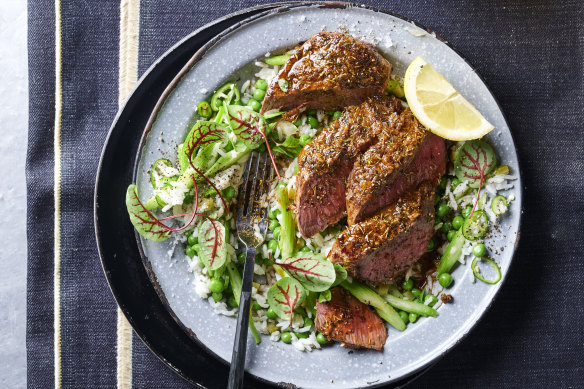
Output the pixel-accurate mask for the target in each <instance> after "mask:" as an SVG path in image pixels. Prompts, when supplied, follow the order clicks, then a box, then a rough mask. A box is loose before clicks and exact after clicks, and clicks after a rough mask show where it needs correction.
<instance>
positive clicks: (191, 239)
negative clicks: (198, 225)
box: [187, 235, 199, 246]
mask: <svg viewBox="0 0 584 389" xmlns="http://www.w3.org/2000/svg"><path fill="white" fill-rule="evenodd" d="M187 243H188V244H189V246H192V245H195V244H197V243H199V237H198V236H195V235H191V236H189V237H188V238H187Z"/></svg>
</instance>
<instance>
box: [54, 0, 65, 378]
mask: <svg viewBox="0 0 584 389" xmlns="http://www.w3.org/2000/svg"><path fill="white" fill-rule="evenodd" d="M61 71H62V44H61V0H55V133H54V141H53V143H54V159H55V166H54V185H55V186H54V198H55V216H54V223H55V225H54V230H55V233H54V239H55V241H54V258H53V260H54V265H53V266H54V270H53V272H54V275H53V293H54V302H53V303H54V312H53V320H54V322H53V327H54V334H53V337H54V360H55V361H54V362H55V389H60V388H61V123H62V115H63V84H62V78H61Z"/></svg>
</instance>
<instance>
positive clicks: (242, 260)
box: [237, 253, 245, 265]
mask: <svg viewBox="0 0 584 389" xmlns="http://www.w3.org/2000/svg"><path fill="white" fill-rule="evenodd" d="M237 263H239V264H240V265H243V264H245V253H239V254H238V255H237Z"/></svg>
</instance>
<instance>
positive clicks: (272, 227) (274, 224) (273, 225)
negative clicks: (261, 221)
mask: <svg viewBox="0 0 584 389" xmlns="http://www.w3.org/2000/svg"><path fill="white" fill-rule="evenodd" d="M276 227H280V222H279V221H278V220H277V219H273V220H272V221H271V222H270V224H269V225H268V228H269V229H270V231H274V230H275V229H276Z"/></svg>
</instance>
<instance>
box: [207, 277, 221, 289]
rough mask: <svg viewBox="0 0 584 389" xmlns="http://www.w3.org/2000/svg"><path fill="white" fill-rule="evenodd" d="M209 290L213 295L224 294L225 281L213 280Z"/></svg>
mask: <svg viewBox="0 0 584 389" xmlns="http://www.w3.org/2000/svg"><path fill="white" fill-rule="evenodd" d="M209 290H210V291H211V292H213V293H220V292H223V281H221V280H220V279H218V278H213V279H212V280H211V282H209Z"/></svg>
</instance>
